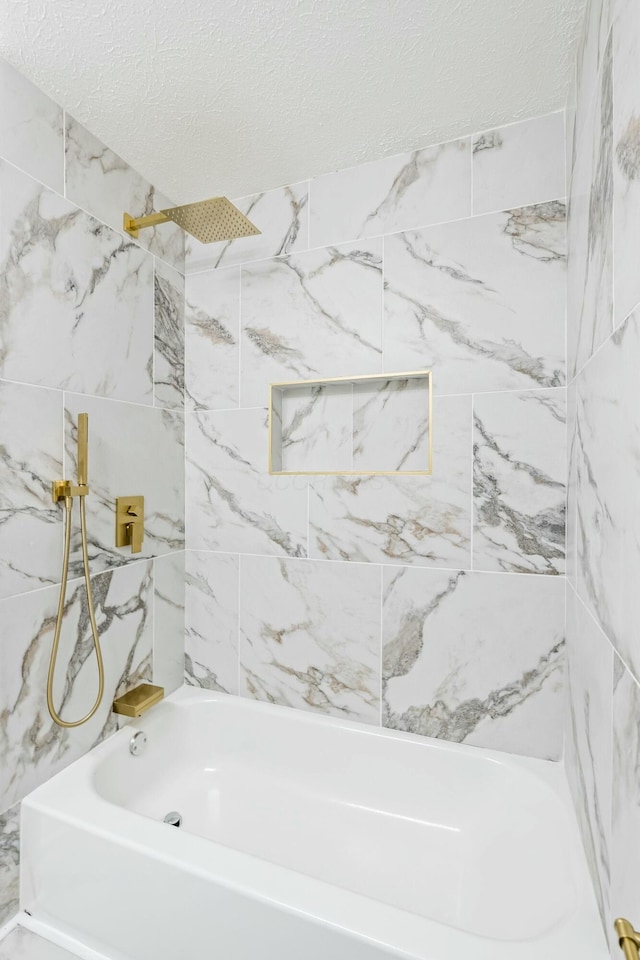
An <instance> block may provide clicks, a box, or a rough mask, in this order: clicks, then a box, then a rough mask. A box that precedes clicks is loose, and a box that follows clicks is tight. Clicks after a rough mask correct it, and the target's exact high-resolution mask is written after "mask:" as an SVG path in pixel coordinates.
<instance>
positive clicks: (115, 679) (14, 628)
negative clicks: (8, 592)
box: [0, 562, 153, 807]
mask: <svg viewBox="0 0 640 960" xmlns="http://www.w3.org/2000/svg"><path fill="white" fill-rule="evenodd" d="M92 583H93V595H94V603H95V610H96V619H97V624H98V630H99V633H100V639H101V642H102V647H103V656H104V665H105V694H104V699H103V702H102V704H101V706H100V708H99V710H98V711H97V713H96V714H95V716H94V717H93V719H92V720H90V721H89V722H88V723H86V724H85V725H84V726H82V727H78V728H74V729H65V728H61V727H57V726H56V725H55V724H54V723H53V721H52V720H51V718H50V717H49V713H48V711H47V705H46V699H45V690H46V678H47V669H48V664H49V653H50V649H51V642H52V637H53V629H54V625H55V616H56V609H57V602H58V588H57V587H47V588H45V589H44V590H40V591H37V592H36V593H31V594H24V595H22V596H18V597H12V598H10V599H7V600H2V601H0V619H1V621H2V624H3V631H4V632H5V635H6V636H8V637H11V638H12V639H11V643H10V644H7V643H5V644H2V645H1V646H0V752H1V753H2V756H3V757H4V758H5V763H4V764H3V766H2V768H0V806H4V807H6V806H8V805H10V804H13V803H15V802H16V801H17V800H21V799H22V798H23V797H24V796H25V794H27V793H28V792H29V791H30V790H33V789H34V787H36V786H38V785H39V784H40V783H42V782H43V781H44V780H46V779H48V778H49V777H50V776H53V774H54V773H57V772H58V771H59V770H61V769H62V768H63V767H65V766H67V765H68V764H69V763H71V762H72V761H73V760H75V759H76V758H77V757H79V756H81V755H82V754H83V753H85V752H86V751H87V750H88V749H89V748H90V747H91V746H93V745H94V744H95V743H97V742H99V741H100V740H101V739H103V738H104V737H105V736H106V735H107V734H109V733H111V732H113V730H115V721H114V719H113V716H112V714H111V703H112V701H113V698H114V696H117V695H119V694H120V693H123V692H124V690H125V689H128V688H129V687H131V686H132V685H135V683H136V682H139V681H141V680H143V679H144V680H150V679H151V648H152V631H153V613H152V602H151V591H152V588H153V584H152V568H151V564H150V563H149V562H141V563H132V564H129V565H128V566H126V567H123V568H122V569H120V570H114V571H109V572H107V573H103V574H99V575H98V576H95V577H93V578H92ZM96 684H97V672H96V667H95V654H94V649H93V640H92V637H91V631H90V625H89V616H88V610H87V601H86V592H85V588H84V583H83V581H80V580H74V581H72V582H71V583H70V584H69V591H68V594H67V602H66V605H65V613H64V622H63V630H62V634H61V642H60V654H59V660H58V670H57V672H56V675H55V683H54V700H55V703H56V706H57V708H58V709H59V710H60V712H61V714H62V716H63V717H67V716H70V717H77V716H82V715H84V713H86V712H87V710H88V709H89V708H90V707H91V705H92V704H93V702H94V699H95V694H96Z"/></svg>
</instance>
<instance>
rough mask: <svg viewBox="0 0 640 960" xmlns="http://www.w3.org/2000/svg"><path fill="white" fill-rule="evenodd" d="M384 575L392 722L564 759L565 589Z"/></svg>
mask: <svg viewBox="0 0 640 960" xmlns="http://www.w3.org/2000/svg"><path fill="white" fill-rule="evenodd" d="M383 578H384V593H383V631H382V635H383V653H382V677H383V717H382V719H383V724H384V725H385V726H387V727H391V728H393V729H396V730H407V731H409V732H411V733H418V734H422V735H423V736H431V737H441V738H443V739H447V740H454V741H464V742H465V743H471V744H476V745H478V746H483V747H491V748H495V749H499V750H508V751H511V752H514V753H524V754H527V755H529V756H538V757H543V758H546V759H550V760H557V759H558V758H559V756H560V753H561V749H562V733H561V722H560V721H561V716H562V709H563V695H564V682H563V673H564V671H563V664H564V584H563V583H562V582H561V581H560V580H559V579H556V578H550V577H549V578H548V577H527V576H513V575H512V576H506V575H504V574H484V573H468V572H464V571H451V572H445V571H431V570H421V569H409V568H406V567H405V568H400V569H397V570H393V569H390V568H387V569H385V570H384V573H383ZM516 638H517V642H516Z"/></svg>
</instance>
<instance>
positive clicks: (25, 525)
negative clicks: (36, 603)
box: [0, 381, 62, 597]
mask: <svg viewBox="0 0 640 960" xmlns="http://www.w3.org/2000/svg"><path fill="white" fill-rule="evenodd" d="M61 411H62V394H61V393H60V392H58V391H56V390H47V389H44V388H42V387H31V386H26V385H24V384H20V383H6V382H3V381H0V597H8V596H11V595H12V594H16V593H23V592H25V591H27V590H32V589H36V588H38V587H43V586H46V585H47V584H50V583H55V582H56V581H57V578H58V573H59V566H60V549H61V536H62V533H61V530H62V528H61V518H62V515H61V511H60V508H59V507H57V506H55V505H54V504H53V503H52V502H51V481H52V480H53V479H54V478H56V477H61V476H62V419H61Z"/></svg>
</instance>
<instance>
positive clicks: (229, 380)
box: [185, 267, 240, 410]
mask: <svg viewBox="0 0 640 960" xmlns="http://www.w3.org/2000/svg"><path fill="white" fill-rule="evenodd" d="M185 286H186V305H185V322H186V331H185V341H186V342H185V345H186V367H185V385H186V401H187V406H188V407H189V408H190V409H192V410H226V409H229V408H231V407H237V406H238V393H239V381H240V355H239V343H240V270H239V269H238V268H237V267H231V268H230V269H228V270H210V271H209V272H208V273H197V274H194V275H193V276H188V277H187V278H186V283H185Z"/></svg>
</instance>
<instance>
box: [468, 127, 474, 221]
mask: <svg viewBox="0 0 640 960" xmlns="http://www.w3.org/2000/svg"><path fill="white" fill-rule="evenodd" d="M469 213H470V215H471V216H473V137H469Z"/></svg>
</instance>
